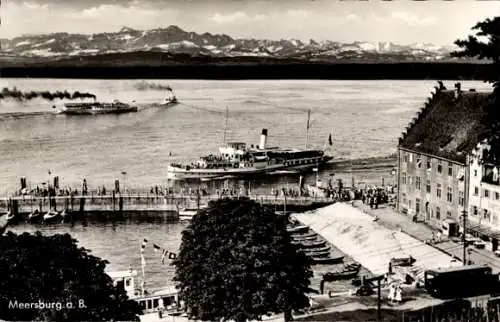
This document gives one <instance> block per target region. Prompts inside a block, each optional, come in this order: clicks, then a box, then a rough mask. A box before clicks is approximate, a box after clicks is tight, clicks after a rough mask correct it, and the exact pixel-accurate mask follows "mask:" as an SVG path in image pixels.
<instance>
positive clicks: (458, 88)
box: [455, 83, 462, 98]
mask: <svg viewBox="0 0 500 322" xmlns="http://www.w3.org/2000/svg"><path fill="white" fill-rule="evenodd" d="M461 92H462V84H460V83H455V98H458V97H459V96H460V93H461Z"/></svg>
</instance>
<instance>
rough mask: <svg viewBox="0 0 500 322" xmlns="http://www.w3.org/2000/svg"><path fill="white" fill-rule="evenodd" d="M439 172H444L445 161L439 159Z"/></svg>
mask: <svg viewBox="0 0 500 322" xmlns="http://www.w3.org/2000/svg"><path fill="white" fill-rule="evenodd" d="M437 170H438V173H441V172H443V162H442V161H441V160H438V169H437Z"/></svg>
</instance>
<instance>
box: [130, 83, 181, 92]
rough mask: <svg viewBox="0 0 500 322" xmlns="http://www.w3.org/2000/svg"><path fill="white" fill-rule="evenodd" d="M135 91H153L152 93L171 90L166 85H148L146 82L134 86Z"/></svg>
mask: <svg viewBox="0 0 500 322" xmlns="http://www.w3.org/2000/svg"><path fill="white" fill-rule="evenodd" d="M135 89H137V90H139V91H147V90H153V91H171V90H172V88H171V87H170V86H168V85H163V84H159V83H148V82H144V81H143V82H140V83H137V84H135Z"/></svg>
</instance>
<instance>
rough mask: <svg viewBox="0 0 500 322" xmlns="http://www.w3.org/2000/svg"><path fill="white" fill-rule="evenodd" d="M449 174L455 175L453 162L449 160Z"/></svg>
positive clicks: (450, 175)
mask: <svg viewBox="0 0 500 322" xmlns="http://www.w3.org/2000/svg"><path fill="white" fill-rule="evenodd" d="M448 176H449V177H452V176H453V163H451V162H448Z"/></svg>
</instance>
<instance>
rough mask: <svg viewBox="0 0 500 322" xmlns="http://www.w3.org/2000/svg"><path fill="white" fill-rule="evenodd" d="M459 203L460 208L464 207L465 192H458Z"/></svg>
mask: <svg viewBox="0 0 500 322" xmlns="http://www.w3.org/2000/svg"><path fill="white" fill-rule="evenodd" d="M458 203H459V204H460V206H462V207H463V206H464V192H463V191H459V192H458Z"/></svg>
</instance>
